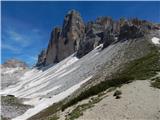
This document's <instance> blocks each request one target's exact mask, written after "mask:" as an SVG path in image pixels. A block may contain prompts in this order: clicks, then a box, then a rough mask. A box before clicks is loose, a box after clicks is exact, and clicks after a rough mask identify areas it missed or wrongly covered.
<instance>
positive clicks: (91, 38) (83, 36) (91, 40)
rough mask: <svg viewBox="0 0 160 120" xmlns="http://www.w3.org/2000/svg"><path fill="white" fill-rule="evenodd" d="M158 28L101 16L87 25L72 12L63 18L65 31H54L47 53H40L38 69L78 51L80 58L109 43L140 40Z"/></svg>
mask: <svg viewBox="0 0 160 120" xmlns="http://www.w3.org/2000/svg"><path fill="white" fill-rule="evenodd" d="M154 29H160V28H159V25H156V24H153V23H151V22H148V21H145V20H139V19H137V18H134V19H128V20H127V19H124V18H120V19H119V20H117V21H115V20H113V19H112V18H111V17H98V18H97V19H96V20H95V21H89V22H88V23H86V24H84V22H83V20H82V18H81V16H80V14H79V13H78V12H77V11H75V10H71V11H69V12H68V13H67V15H66V16H65V18H64V21H63V26H62V28H58V27H56V28H54V29H53V31H52V33H51V38H50V41H49V44H48V48H47V50H46V52H44V51H43V52H41V54H40V55H39V58H38V62H37V66H41V65H43V66H44V65H50V64H53V63H57V62H60V61H61V60H63V59H64V58H66V57H68V56H69V55H71V54H73V53H75V52H76V56H77V57H79V58H81V57H83V56H84V55H86V54H87V53H89V52H90V51H92V50H93V49H94V48H95V47H97V46H98V45H100V44H103V49H104V48H106V47H108V46H109V45H110V44H114V43H116V42H121V41H125V40H130V39H135V38H140V37H143V36H145V34H146V33H148V32H150V31H151V30H154Z"/></svg>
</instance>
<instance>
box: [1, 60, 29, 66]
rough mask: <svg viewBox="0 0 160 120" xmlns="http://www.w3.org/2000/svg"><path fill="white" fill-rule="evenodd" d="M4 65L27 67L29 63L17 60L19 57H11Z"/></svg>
mask: <svg viewBox="0 0 160 120" xmlns="http://www.w3.org/2000/svg"><path fill="white" fill-rule="evenodd" d="M2 67H8V68H16V67H22V68H27V67H28V65H27V64H26V63H25V62H23V61H20V60H17V59H9V60H7V61H6V62H5V63H4V64H2Z"/></svg>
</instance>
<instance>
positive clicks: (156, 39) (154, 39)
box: [152, 37, 160, 44]
mask: <svg viewBox="0 0 160 120" xmlns="http://www.w3.org/2000/svg"><path fill="white" fill-rule="evenodd" d="M152 42H153V43H154V44H160V39H159V38H157V37H153V38H152Z"/></svg>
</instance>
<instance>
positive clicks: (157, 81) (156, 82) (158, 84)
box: [151, 77, 160, 89]
mask: <svg viewBox="0 0 160 120" xmlns="http://www.w3.org/2000/svg"><path fill="white" fill-rule="evenodd" d="M151 86H152V87H155V88H159V89H160V77H156V78H154V79H152V81H151Z"/></svg>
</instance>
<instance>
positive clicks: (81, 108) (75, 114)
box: [65, 97, 102, 120]
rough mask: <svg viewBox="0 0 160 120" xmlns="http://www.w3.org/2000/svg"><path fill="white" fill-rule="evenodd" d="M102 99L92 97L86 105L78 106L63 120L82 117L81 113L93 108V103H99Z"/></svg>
mask: <svg viewBox="0 0 160 120" xmlns="http://www.w3.org/2000/svg"><path fill="white" fill-rule="evenodd" d="M101 100H102V99H101V98H99V97H93V98H91V100H90V101H89V102H88V103H85V104H82V105H78V106H77V107H76V108H75V109H74V110H72V112H71V113H69V114H68V116H67V117H66V119H65V120H74V119H76V118H78V117H80V116H81V115H83V112H84V111H85V110H87V109H89V108H91V107H93V106H94V104H95V103H97V102H99V101H101Z"/></svg>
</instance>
